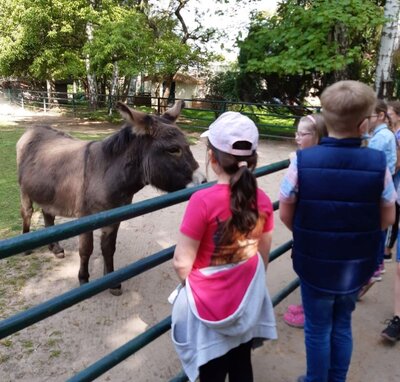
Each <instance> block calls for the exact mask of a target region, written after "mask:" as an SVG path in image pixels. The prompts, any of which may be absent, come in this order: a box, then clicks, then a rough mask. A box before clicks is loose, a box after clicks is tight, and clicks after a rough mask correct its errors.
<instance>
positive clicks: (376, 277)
mask: <svg viewBox="0 0 400 382" xmlns="http://www.w3.org/2000/svg"><path fill="white" fill-rule="evenodd" d="M371 279H372V280H374V281H382V276H381V271H380V270H379V268H378V269H377V270H376V271H375V272H374V274H373V275H372V277H371Z"/></svg>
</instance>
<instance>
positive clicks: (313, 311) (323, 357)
mask: <svg viewBox="0 0 400 382" xmlns="http://www.w3.org/2000/svg"><path fill="white" fill-rule="evenodd" d="M357 294H358V293H352V294H347V295H339V294H330V293H324V292H320V291H318V290H316V289H314V288H310V287H309V286H307V285H305V284H304V283H303V282H301V295H302V300H303V307H304V314H305V324H304V336H305V345H306V355H307V375H306V379H305V382H344V381H346V375H347V371H348V369H349V366H350V360H351V353H352V350H353V338H352V333H351V315H352V312H353V310H354V309H355V306H356V301H357Z"/></svg>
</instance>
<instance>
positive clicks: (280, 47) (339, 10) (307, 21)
mask: <svg viewBox="0 0 400 382" xmlns="http://www.w3.org/2000/svg"><path fill="white" fill-rule="evenodd" d="M383 20H384V19H383V16H382V9H381V7H379V6H378V5H377V4H376V3H375V2H374V1H368V0H365V1H364V0H351V1H349V0H337V1H324V0H313V1H300V0H288V1H286V2H283V3H281V4H280V5H279V7H278V10H277V13H276V14H275V15H274V16H272V17H264V16H263V15H260V14H259V15H256V17H255V18H254V19H253V22H252V25H251V28H250V31H249V35H248V37H247V38H246V39H245V40H244V41H242V42H240V44H239V46H240V55H239V66H240V69H241V73H242V77H243V83H246V82H247V83H250V82H252V81H253V82H254V81H256V82H258V84H259V85H258V87H259V88H261V91H259V92H258V94H259V95H261V97H266V99H272V98H273V97H277V98H279V99H281V100H283V101H285V102H301V101H302V100H303V99H304V97H305V96H307V95H308V94H309V92H310V90H311V91H314V93H315V95H318V94H319V93H320V91H321V90H322V89H323V88H324V87H325V86H326V85H327V84H329V83H331V82H334V81H337V80H339V79H343V78H347V79H360V80H363V81H366V82H370V81H371V80H372V77H373V74H374V71H373V66H374V55H375V50H376V46H377V38H376V36H377V35H378V33H377V31H378V29H379V27H380V26H381V25H382V23H383ZM247 78H250V79H251V81H247ZM244 89H245V92H244V94H242V96H243V97H244V98H247V99H249V100H250V99H251V100H254V97H252V93H251V89H247V90H246V88H244Z"/></svg>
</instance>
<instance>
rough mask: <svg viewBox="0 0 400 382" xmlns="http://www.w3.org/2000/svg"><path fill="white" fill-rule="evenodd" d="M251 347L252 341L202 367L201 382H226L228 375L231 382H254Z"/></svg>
mask: <svg viewBox="0 0 400 382" xmlns="http://www.w3.org/2000/svg"><path fill="white" fill-rule="evenodd" d="M251 345H252V341H249V342H246V343H245V344H241V345H239V346H238V347H236V348H234V349H231V350H230V351H229V352H228V353H226V354H224V355H223V356H221V357H218V358H214V359H212V360H211V361H209V362H207V363H206V364H205V365H203V366H200V369H199V371H200V382H225V378H226V375H227V374H228V375H229V382H253V369H252V367H251Z"/></svg>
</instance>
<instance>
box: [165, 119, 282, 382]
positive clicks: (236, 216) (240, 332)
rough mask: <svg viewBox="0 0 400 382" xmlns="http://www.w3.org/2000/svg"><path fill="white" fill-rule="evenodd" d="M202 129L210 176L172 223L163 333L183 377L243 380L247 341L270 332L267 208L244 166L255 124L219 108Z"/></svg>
mask: <svg viewBox="0 0 400 382" xmlns="http://www.w3.org/2000/svg"><path fill="white" fill-rule="evenodd" d="M203 136H207V137H208V151H207V152H208V159H209V164H211V168H212V169H213V171H214V172H215V174H216V176H217V183H216V184H215V185H213V186H212V187H210V188H207V189H204V190H200V191H197V192H196V193H194V194H193V195H192V197H191V199H190V201H189V204H188V206H187V208H186V211H185V215H184V218H183V221H182V224H181V227H180V236H179V239H178V242H177V245H176V249H175V254H174V259H173V266H174V269H175V271H176V273H177V275H178V277H179V279H180V281H181V282H182V288H181V289H180V291H179V293H178V296H177V298H176V299H175V301H174V306H173V311H172V333H171V335H172V340H173V342H174V345H175V349H176V351H177V353H178V356H179V358H180V360H181V362H182V365H183V369H184V371H185V373H186V375H187V376H188V378H189V380H190V381H194V380H196V378H197V377H198V376H200V381H201V382H208V381H212V382H219V381H221V382H224V381H225V378H226V376H227V375H229V381H230V382H239V381H240V382H251V381H253V372H252V365H251V348H254V347H255V346H257V345H258V346H259V345H260V344H261V342H262V340H264V339H275V338H277V334H276V325H275V318H274V313H273V307H272V303H271V299H270V296H269V293H268V290H267V289H266V283H265V269H266V266H267V264H268V256H269V251H270V247H271V234H272V229H273V208H272V204H271V201H270V199H269V198H268V196H267V195H266V194H265V193H264V192H263V191H262V190H261V189H259V188H258V187H257V181H256V178H255V176H254V174H253V173H252V171H253V170H254V168H255V167H256V164H257V152H256V149H257V144H258V130H257V127H256V125H255V124H254V122H253V121H252V120H251V119H249V118H248V117H246V116H244V115H242V114H240V113H237V112H226V113H223V114H222V115H221V116H220V117H219V118H218V119H217V120H215V121H214V122H213V123H212V124H211V125H210V127H209V130H208V131H207V132H206V133H203ZM260 340H261V341H260Z"/></svg>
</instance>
